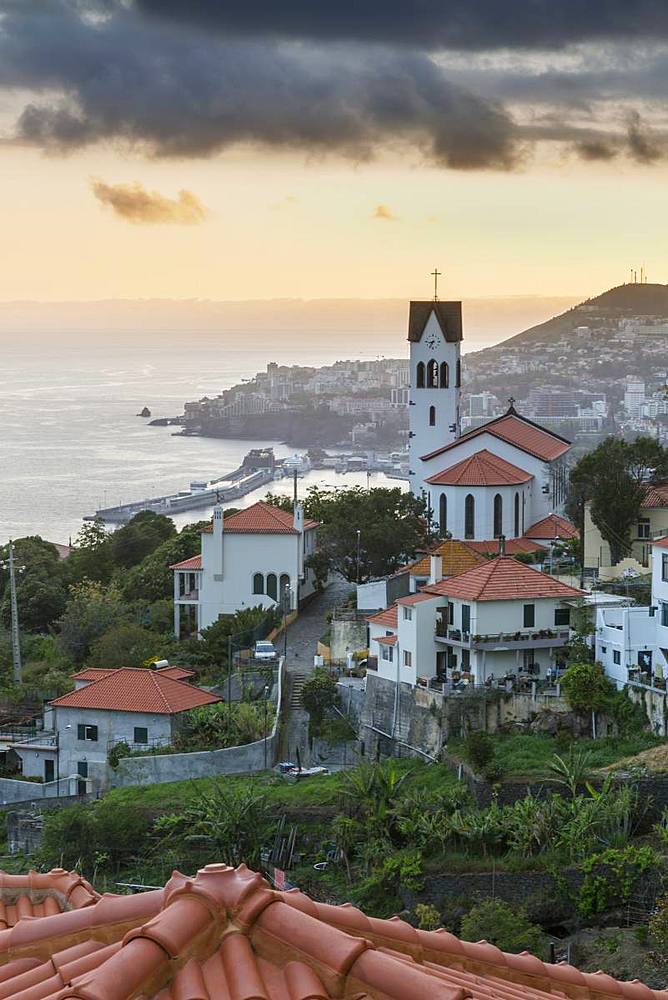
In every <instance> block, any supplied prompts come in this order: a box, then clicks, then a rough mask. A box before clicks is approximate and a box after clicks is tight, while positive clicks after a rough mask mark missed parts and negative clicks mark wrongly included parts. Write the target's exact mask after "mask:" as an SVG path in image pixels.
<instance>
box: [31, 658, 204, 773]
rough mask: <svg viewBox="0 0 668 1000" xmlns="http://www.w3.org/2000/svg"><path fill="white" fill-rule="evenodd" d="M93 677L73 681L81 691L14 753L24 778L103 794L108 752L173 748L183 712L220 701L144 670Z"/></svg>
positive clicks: (52, 708) (64, 699)
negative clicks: (122, 747) (73, 779)
mask: <svg viewBox="0 0 668 1000" xmlns="http://www.w3.org/2000/svg"><path fill="white" fill-rule="evenodd" d="M91 673H92V672H91V671H83V672H82V673H81V674H78V675H75V683H76V684H77V689H76V690H74V691H70V692H69V694H65V695H62V696H61V697H60V698H56V699H54V701H52V702H50V704H49V706H47V708H46V709H45V712H44V732H42V733H41V734H40V735H39V736H37V737H35V738H34V739H32V740H30V741H29V742H27V743H17V744H14V745H13V749H14V750H15V751H16V753H17V754H18V755H19V757H20V758H21V761H22V773H23V775H24V776H25V777H39V778H42V779H43V780H44V781H54V780H59V779H60V780H62V779H64V778H68V777H70V776H71V775H78V776H79V777H80V778H82V779H85V780H87V781H89V782H90V784H89V785H87V787H88V788H92V789H93V790H100V789H104V788H105V787H106V786H107V784H108V780H109V764H108V758H109V751H110V750H111V749H112V748H113V747H114V746H115V745H117V744H118V743H121V742H123V743H127V744H128V746H129V747H130V748H131V749H132V750H148V749H150V747H155V746H169V745H171V743H172V742H173V739H174V736H175V734H176V732H177V729H178V727H179V725H180V723H181V719H182V715H183V713H184V712H187V711H189V710H190V709H192V708H199V707H200V706H202V705H212V704H214V703H215V702H218V701H220V700H221V699H220V698H218V697H217V696H216V695H213V694H209V692H208V691H203V690H202V689H201V688H198V687H195V686H194V685H192V684H186V683H184V682H183V681H180V680H175V679H174V678H173V677H171V676H166V675H165V672H164V671H162V670H149V669H146V668H138V669H130V668H121V669H119V670H109V671H100V672H99V673H100V674H103V675H104V676H100V677H99V678H98V679H92V680H89V679H88V676H89V675H90V674H91Z"/></svg>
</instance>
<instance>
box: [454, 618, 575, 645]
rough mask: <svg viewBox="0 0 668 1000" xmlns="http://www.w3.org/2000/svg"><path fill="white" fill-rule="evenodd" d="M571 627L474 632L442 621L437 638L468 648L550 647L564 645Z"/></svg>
mask: <svg viewBox="0 0 668 1000" xmlns="http://www.w3.org/2000/svg"><path fill="white" fill-rule="evenodd" d="M570 634H571V633H570V629H569V628H554V629H550V628H546V629H536V630H532V631H521V632H520V631H517V632H495V633H486V634H482V635H480V634H474V635H471V633H470V632H462V630H461V629H458V628H449V627H447V626H445V625H442V624H441V623H438V624H437V626H436V638H437V639H440V640H442V641H444V642H447V643H448V644H450V645H454V646H461V647H463V648H466V649H480V650H494V649H496V650H500V649H550V648H551V647H553V646H563V645H564V644H565V643H567V642H568V640H569V638H570Z"/></svg>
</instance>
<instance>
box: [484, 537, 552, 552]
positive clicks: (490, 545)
mask: <svg viewBox="0 0 668 1000" xmlns="http://www.w3.org/2000/svg"><path fill="white" fill-rule="evenodd" d="M466 544H467V545H468V546H469V547H470V548H471V549H473V551H474V552H479V553H481V554H482V555H483V556H485V555H493V556H498V554H499V545H500V543H499V539H498V538H488V539H486V540H484V541H480V542H473V541H471V542H467V543H466ZM518 552H529V553H535V552H547V549H546V548H545V546H544V545H540V544H539V543H538V542H534V541H532V539H530V538H526V536H525V537H524V538H506V554H507V555H509V556H514V555H517V553H518Z"/></svg>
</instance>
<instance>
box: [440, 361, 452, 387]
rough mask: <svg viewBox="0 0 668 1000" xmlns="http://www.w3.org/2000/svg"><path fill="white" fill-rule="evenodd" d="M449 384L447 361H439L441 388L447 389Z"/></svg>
mask: <svg viewBox="0 0 668 1000" xmlns="http://www.w3.org/2000/svg"><path fill="white" fill-rule="evenodd" d="M449 385H450V369H449V368H448V364H447V361H442V362H441V389H447V388H448V386H449Z"/></svg>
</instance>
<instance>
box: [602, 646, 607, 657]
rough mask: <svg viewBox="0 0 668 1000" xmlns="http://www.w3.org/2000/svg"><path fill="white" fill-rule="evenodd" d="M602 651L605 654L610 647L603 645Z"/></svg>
mask: <svg viewBox="0 0 668 1000" xmlns="http://www.w3.org/2000/svg"><path fill="white" fill-rule="evenodd" d="M601 652H602V653H603V655H605V654H606V653H607V652H608V647H607V646H601Z"/></svg>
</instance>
